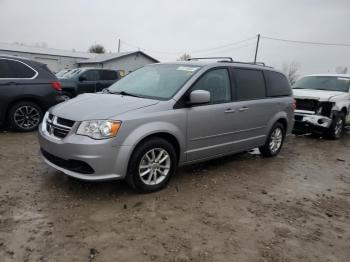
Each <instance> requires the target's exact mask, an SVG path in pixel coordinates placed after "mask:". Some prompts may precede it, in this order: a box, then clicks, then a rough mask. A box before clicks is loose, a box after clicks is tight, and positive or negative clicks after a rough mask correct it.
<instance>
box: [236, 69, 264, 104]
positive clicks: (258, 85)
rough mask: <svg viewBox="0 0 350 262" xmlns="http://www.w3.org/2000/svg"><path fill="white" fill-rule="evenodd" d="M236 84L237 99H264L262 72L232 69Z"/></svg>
mask: <svg viewBox="0 0 350 262" xmlns="http://www.w3.org/2000/svg"><path fill="white" fill-rule="evenodd" d="M233 72H234V76H235V79H236V82H237V99H238V100H253V99H259V98H264V97H266V90H265V80H264V75H263V72H262V71H260V70H254V69H241V68H234V69H233Z"/></svg>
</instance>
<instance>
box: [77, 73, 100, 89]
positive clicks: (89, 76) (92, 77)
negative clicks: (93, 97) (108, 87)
mask: <svg viewBox="0 0 350 262" xmlns="http://www.w3.org/2000/svg"><path fill="white" fill-rule="evenodd" d="M98 77H99V75H98V71H97V70H87V71H85V72H83V73H82V74H81V75H80V76H79V79H78V94H83V93H95V92H96V83H97V80H98Z"/></svg>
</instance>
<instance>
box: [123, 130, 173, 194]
mask: <svg viewBox="0 0 350 262" xmlns="http://www.w3.org/2000/svg"><path fill="white" fill-rule="evenodd" d="M176 166H177V155H176V152H175V149H174V147H173V146H172V144H171V143H169V142H168V141H167V140H165V139H163V138H158V137H155V138H151V139H148V140H146V141H145V142H143V143H142V144H140V145H139V146H137V148H136V149H135V151H134V152H133V154H132V156H131V159H130V162H129V167H128V174H127V177H126V181H127V183H128V184H129V185H130V186H131V187H132V188H134V189H135V190H136V191H138V192H140V193H148V192H154V191H158V190H160V189H162V188H164V187H165V186H166V185H167V184H168V182H169V180H170V178H171V176H172V175H173V174H174V173H175V170H176Z"/></svg>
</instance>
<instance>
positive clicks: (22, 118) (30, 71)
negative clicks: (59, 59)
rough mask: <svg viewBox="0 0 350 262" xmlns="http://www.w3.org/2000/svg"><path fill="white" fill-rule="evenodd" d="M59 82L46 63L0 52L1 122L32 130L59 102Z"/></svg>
mask: <svg viewBox="0 0 350 262" xmlns="http://www.w3.org/2000/svg"><path fill="white" fill-rule="evenodd" d="M60 90H61V84H60V82H59V81H58V80H57V78H56V77H55V75H54V74H53V73H52V72H51V71H50V70H49V69H48V68H47V66H46V65H45V64H42V63H39V62H35V61H31V60H28V59H26V58H20V57H15V56H6V55H0V124H2V125H3V124H5V123H7V124H9V125H10V126H11V127H12V128H14V129H15V130H17V131H32V130H34V129H36V128H37V127H38V125H39V123H40V122H41V120H42V118H43V116H44V113H45V111H46V110H47V109H48V108H49V107H51V106H53V105H55V104H57V103H58V102H59V91H60Z"/></svg>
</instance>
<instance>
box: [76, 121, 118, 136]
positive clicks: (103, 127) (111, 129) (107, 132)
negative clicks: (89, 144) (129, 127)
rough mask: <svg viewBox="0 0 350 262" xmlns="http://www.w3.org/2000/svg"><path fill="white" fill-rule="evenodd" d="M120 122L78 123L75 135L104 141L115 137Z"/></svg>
mask: <svg viewBox="0 0 350 262" xmlns="http://www.w3.org/2000/svg"><path fill="white" fill-rule="evenodd" d="M120 125H121V122H120V121H115V120H89V121H83V122H81V123H80V126H79V128H78V130H77V135H83V136H89V137H91V138H93V139H105V138H110V137H114V136H116V135H117V133H118V130H119V128H120Z"/></svg>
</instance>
